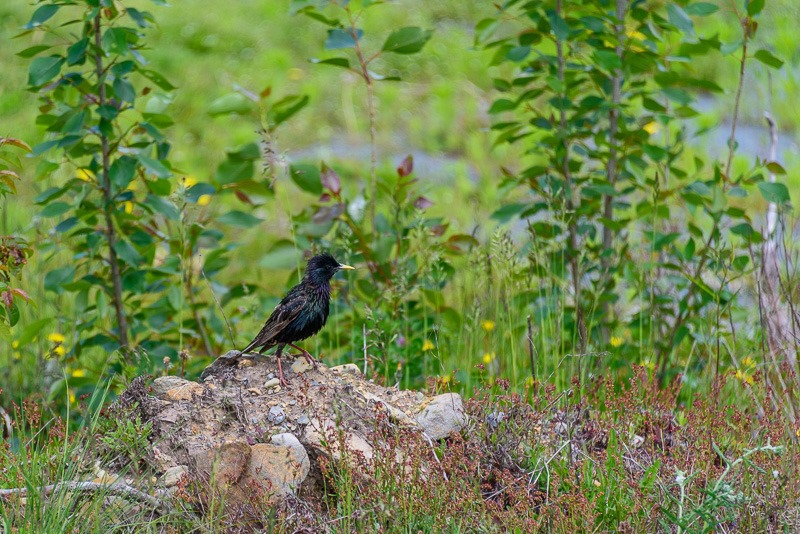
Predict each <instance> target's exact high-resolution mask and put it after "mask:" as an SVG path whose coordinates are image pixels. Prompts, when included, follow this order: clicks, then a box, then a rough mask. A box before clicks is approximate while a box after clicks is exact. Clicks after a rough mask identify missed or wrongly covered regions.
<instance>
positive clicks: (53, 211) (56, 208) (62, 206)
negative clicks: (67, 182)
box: [40, 202, 72, 217]
mask: <svg viewBox="0 0 800 534" xmlns="http://www.w3.org/2000/svg"><path fill="white" fill-rule="evenodd" d="M71 207H72V206H70V205H69V204H67V203H66V202H53V203H52V204H48V205H47V206H45V207H44V209H43V210H42V211H41V213H40V215H41V216H42V217H58V216H59V215H63V214H65V213H66V212H68V211H69V210H70V208H71Z"/></svg>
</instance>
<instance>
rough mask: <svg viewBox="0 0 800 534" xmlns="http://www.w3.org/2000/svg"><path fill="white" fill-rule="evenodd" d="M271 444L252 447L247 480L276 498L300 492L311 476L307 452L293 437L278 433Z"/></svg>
mask: <svg viewBox="0 0 800 534" xmlns="http://www.w3.org/2000/svg"><path fill="white" fill-rule="evenodd" d="M271 441H272V443H259V444H256V445H253V447H252V454H251V456H250V466H249V468H248V479H249V480H250V481H255V482H257V483H259V484H260V485H261V486H263V488H264V490H265V491H267V492H269V493H272V494H274V495H288V494H290V493H293V492H295V491H297V490H298V489H299V488H300V485H301V484H302V483H303V481H304V480H305V479H306V477H307V476H308V472H309V470H310V468H311V463H310V462H309V459H308V453H307V452H306V450H305V448H304V447H303V445H302V444H300V442H299V441H298V439H297V438H296V437H295V436H294V435H293V434H288V433H286V434H278V435H276V436H273V437H272V440H271Z"/></svg>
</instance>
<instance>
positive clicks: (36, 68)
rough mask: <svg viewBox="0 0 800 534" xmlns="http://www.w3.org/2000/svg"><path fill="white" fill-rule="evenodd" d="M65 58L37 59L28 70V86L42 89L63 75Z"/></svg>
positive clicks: (49, 57)
mask: <svg viewBox="0 0 800 534" xmlns="http://www.w3.org/2000/svg"><path fill="white" fill-rule="evenodd" d="M63 65H64V58H63V57H61V56H47V57H37V58H36V59H34V60H33V61H31V66H30V67H29V69H28V85H30V86H31V87H41V86H42V85H44V84H46V83H47V82H49V81H50V80H52V79H53V78H55V77H56V76H58V75H59V74H60V73H61V67H62V66H63Z"/></svg>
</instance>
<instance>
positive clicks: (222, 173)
mask: <svg viewBox="0 0 800 534" xmlns="http://www.w3.org/2000/svg"><path fill="white" fill-rule="evenodd" d="M252 176H253V162H252V161H247V160H233V159H230V158H228V159H226V160H225V161H223V162H222V163H220V165H219V167H217V172H216V174H215V175H214V182H216V183H217V184H220V185H227V184H232V183H236V182H242V181H244V180H249V179H250V178H251V177H252Z"/></svg>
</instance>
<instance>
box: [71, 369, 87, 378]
mask: <svg viewBox="0 0 800 534" xmlns="http://www.w3.org/2000/svg"><path fill="white" fill-rule="evenodd" d="M72 376H73V377H74V378H83V377H84V376H86V371H85V370H84V369H75V370H74V371H72Z"/></svg>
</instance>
